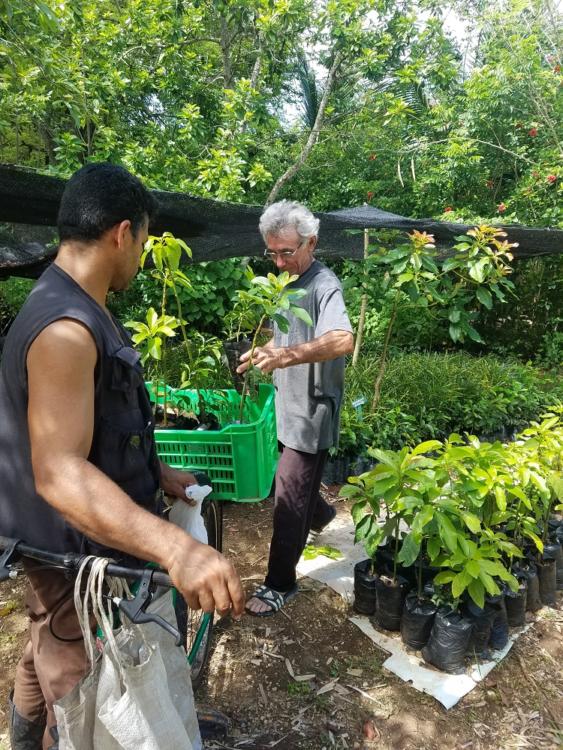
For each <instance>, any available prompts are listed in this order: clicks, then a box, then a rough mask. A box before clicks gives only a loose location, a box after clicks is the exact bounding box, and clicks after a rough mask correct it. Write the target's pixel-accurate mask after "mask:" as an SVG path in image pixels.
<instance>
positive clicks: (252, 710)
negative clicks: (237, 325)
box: [0, 493, 563, 750]
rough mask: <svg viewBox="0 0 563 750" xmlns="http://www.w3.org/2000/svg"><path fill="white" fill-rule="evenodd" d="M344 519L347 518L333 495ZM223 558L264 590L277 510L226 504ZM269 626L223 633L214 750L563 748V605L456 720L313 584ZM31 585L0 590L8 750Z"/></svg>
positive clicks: (211, 693) (0, 733)
mask: <svg viewBox="0 0 563 750" xmlns="http://www.w3.org/2000/svg"><path fill="white" fill-rule="evenodd" d="M329 500H331V501H333V502H335V504H336V508H337V511H338V513H339V514H340V513H343V514H347V513H348V512H349V511H348V508H347V506H346V503H345V502H344V501H338V500H337V498H336V495H335V494H334V493H332V494H330V495H329ZM224 514H225V515H224V518H225V521H224V552H225V554H226V555H228V556H229V557H231V558H232V559H233V560H234V561H235V564H236V566H237V569H238V570H239V573H240V575H241V577H242V579H243V582H244V585H245V587H246V589H247V591H248V592H249V593H251V592H252V590H253V588H254V587H255V586H256V585H257V584H258V583H260V582H261V581H262V577H263V574H264V570H265V567H266V563H267V555H268V543H269V540H270V530H271V516H272V503H271V500H267V501H264V502H262V503H259V504H249V505H245V504H235V503H232V504H226V505H225V506H224ZM300 588H301V591H300V594H299V596H297V597H296V598H295V599H294V600H292V601H291V602H290V603H289V604H288V605H287V606H286V607H285V608H284V610H283V611H282V612H281V613H278V614H277V615H276V616H275V617H270V618H262V619H259V618H253V617H250V616H246V617H244V618H243V619H242V621H241V622H240V623H234V622H233V621H232V620H230V619H225V620H223V621H221V622H220V623H218V624H217V625H216V626H215V630H214V639H213V642H214V650H213V654H212V657H211V660H210V664H209V667H208V676H207V677H208V679H207V683H206V684H204V685H203V686H202V687H201V688H200V691H199V694H198V695H197V699H198V702H199V703H201V704H207V705H209V706H212V707H214V708H216V709H219V710H221V711H223V712H224V713H226V714H227V715H228V716H229V717H230V719H231V722H232V726H231V731H230V734H229V737H228V738H227V739H225V740H223V741H221V742H208V743H207V744H206V748H210V749H211V748H214V749H216V750H220V749H231V748H237V750H238V749H240V750H247V749H248V750H255V749H258V748H277V750H293V749H294V748H295V749H296V750H323V749H326V750H331V749H332V748H335V749H338V748H354V749H356V750H371V749H372V748H378V750H438V748H439V749H440V750H520V749H521V748H535V750H548V749H549V750H551V749H552V748H553V749H555V748H560V747H563V670H562V668H561V667H562V664H563V606H562V601H561V594H559V597H560V598H559V605H558V608H557V609H548V608H544V609H543V610H541V611H540V613H538V614H537V616H534V619H535V624H534V627H533V628H530V630H529V631H528V632H527V633H525V634H524V635H522V636H521V637H520V638H519V639H518V640H517V642H516V643H515V645H514V647H513V648H512V650H511V652H510V653H509V654H508V656H507V657H506V658H505V659H504V661H503V662H502V663H501V664H500V666H498V667H497V668H495V669H494V670H493V672H491V674H490V675H489V676H488V677H487V678H486V679H485V681H484V683H482V684H481V685H479V686H478V687H477V688H475V689H474V690H473V691H472V692H471V693H469V694H468V695H467V696H465V697H464V698H463V699H462V700H461V701H460V703H458V705H457V706H455V707H454V708H452V709H450V710H449V711H446V710H445V709H444V708H443V707H442V706H441V705H440V704H439V703H438V702H437V701H436V700H435V699H434V698H432V697H430V696H427V695H424V694H422V693H419V692H418V691H416V690H414V689H413V688H412V687H410V686H409V685H408V684H405V683H404V682H402V681H401V680H400V679H399V678H397V677H395V675H393V674H391V673H389V672H387V671H386V670H385V669H383V667H382V664H383V662H384V661H385V659H386V658H387V655H386V653H385V652H383V651H381V650H380V649H378V648H377V647H376V646H375V645H374V644H373V643H372V641H370V640H369V639H368V638H367V637H366V636H364V635H363V633H361V632H360V630H359V629H358V628H356V626H355V625H353V624H352V623H351V622H350V621H349V619H348V617H349V616H350V615H351V614H352V612H351V610H350V608H349V606H348V604H346V603H345V602H344V601H343V600H342V599H341V598H340V597H339V596H338V595H337V594H335V593H334V592H332V591H331V590H330V589H328V588H326V587H325V586H323V585H321V584H319V583H317V582H316V581H313V580H311V579H308V578H303V579H301V581H300ZM25 631H26V622H25V615H24V612H23V582H19V581H18V582H15V583H14V582H5V583H3V584H0V750H7V749H8V747H9V744H8V739H7V726H6V725H7V711H6V697H7V694H8V692H9V689H10V686H11V685H12V682H13V675H14V670H15V664H16V661H17V659H18V657H19V653H20V651H21V648H22V644H23V642H24V640H25Z"/></svg>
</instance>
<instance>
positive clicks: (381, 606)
mask: <svg viewBox="0 0 563 750" xmlns="http://www.w3.org/2000/svg"><path fill="white" fill-rule="evenodd" d="M391 581H392V578H391V576H381V577H380V578H379V579H378V581H377V588H376V606H375V621H376V623H377V624H378V625H379V626H380V627H382V628H384V629H385V630H400V629H401V616H402V614H403V607H404V604H405V597H406V595H407V592H408V590H409V583H408V581H407V580H405V579H404V578H403V577H402V576H395V584H392V583H391Z"/></svg>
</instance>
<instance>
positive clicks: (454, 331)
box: [449, 325, 461, 341]
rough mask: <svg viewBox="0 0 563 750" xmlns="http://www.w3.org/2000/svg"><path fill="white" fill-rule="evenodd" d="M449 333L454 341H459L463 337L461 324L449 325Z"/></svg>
mask: <svg viewBox="0 0 563 750" xmlns="http://www.w3.org/2000/svg"><path fill="white" fill-rule="evenodd" d="M449 333H450V338H451V340H452V341H459V339H460V337H461V328H460V327H459V326H454V325H451V326H450V327H449Z"/></svg>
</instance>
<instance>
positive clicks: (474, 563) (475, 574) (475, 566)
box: [465, 560, 481, 578]
mask: <svg viewBox="0 0 563 750" xmlns="http://www.w3.org/2000/svg"><path fill="white" fill-rule="evenodd" d="M465 570H466V571H467V572H468V573H469V575H470V576H471V578H479V573H480V572H481V567H480V565H479V561H478V560H469V562H468V563H467V565H466V566H465Z"/></svg>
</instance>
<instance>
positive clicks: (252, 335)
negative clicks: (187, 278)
mask: <svg viewBox="0 0 563 750" xmlns="http://www.w3.org/2000/svg"><path fill="white" fill-rule="evenodd" d="M245 274H246V278H247V280H248V282H249V286H248V288H247V289H239V290H238V291H237V300H236V302H235V305H234V307H233V312H232V314H231V315H230V316H229V320H228V322H229V327H230V332H231V334H232V335H234V338H235V340H238V341H240V340H241V339H243V338H245V337H246V338H247V339H248V340H249V341H250V346H247V349H246V351H250V361H252V355H253V353H254V350H255V349H256V347H257V346H258V344H259V342H260V338H261V336H263V335H264V332H265V329H266V326H267V324H268V322H275V323H276V325H277V326H278V328H279V329H280V330H281V331H282V332H284V333H287V331H289V325H290V324H289V320H288V319H287V317H286V316H287V315H288V314H291V315H294V316H295V317H297V318H299V319H300V320H303V321H304V322H305V323H307V324H308V325H312V324H313V321H312V320H311V317H310V315H309V313H308V312H307V311H306V310H305V309H304V308H303V307H301V306H300V305H298V304H296V303H297V301H298V300H300V299H301V298H302V297H304V296H305V295H306V294H307V290H305V289H300V288H299V287H294V286H291V285H292V284H293V283H294V282H295V281H297V279H298V278H299V276H297V275H295V274H293V275H290V274H289V273H288V272H287V271H283V272H282V273H280V274H279V275H278V276H276V275H275V274H273V273H269V274H268V275H267V276H256V275H255V274H254V271H253V270H252V269H251V268H250V267H248V268H247V269H246V272H245ZM251 372H252V367H249V368H248V369H247V370H246V372H245V373H244V378H243V383H242V388H241V391H242V392H241V399H240V412H239V421H240V422H241V423H242V421H243V417H244V404H245V398H246V394H247V391H248V385H249V382H250V381H249V378H250V375H251Z"/></svg>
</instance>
